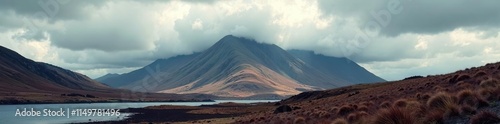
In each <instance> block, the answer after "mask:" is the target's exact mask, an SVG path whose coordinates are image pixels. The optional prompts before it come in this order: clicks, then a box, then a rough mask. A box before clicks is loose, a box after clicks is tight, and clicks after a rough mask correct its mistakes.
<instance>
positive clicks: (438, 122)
mask: <svg viewBox="0 0 500 124" xmlns="http://www.w3.org/2000/svg"><path fill="white" fill-rule="evenodd" d="M443 122H444V111H439V110H434V111H429V112H427V113H426V115H425V118H424V123H426V124H442V123H443Z"/></svg>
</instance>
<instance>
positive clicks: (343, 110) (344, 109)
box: [337, 105, 354, 116]
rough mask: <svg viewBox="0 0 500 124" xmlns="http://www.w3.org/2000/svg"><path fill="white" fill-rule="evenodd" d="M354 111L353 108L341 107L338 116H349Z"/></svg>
mask: <svg viewBox="0 0 500 124" xmlns="http://www.w3.org/2000/svg"><path fill="white" fill-rule="evenodd" d="M353 111H354V108H353V107H351V106H349V105H344V106H342V107H340V109H339V111H338V112H337V115H341V116H344V115H347V114H349V113H351V112H353Z"/></svg>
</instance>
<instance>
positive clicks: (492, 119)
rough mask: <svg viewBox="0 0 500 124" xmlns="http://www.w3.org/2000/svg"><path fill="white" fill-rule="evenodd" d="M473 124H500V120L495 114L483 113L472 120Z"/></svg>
mask: <svg viewBox="0 0 500 124" xmlns="http://www.w3.org/2000/svg"><path fill="white" fill-rule="evenodd" d="M470 122H471V124H496V123H500V118H499V117H498V115H497V114H496V113H494V112H490V111H481V112H479V113H477V114H476V115H474V116H472V117H471V119H470Z"/></svg>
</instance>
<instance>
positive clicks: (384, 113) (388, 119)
mask: <svg viewBox="0 0 500 124" xmlns="http://www.w3.org/2000/svg"><path fill="white" fill-rule="evenodd" d="M410 113H411V112H409V111H407V110H405V109H402V108H398V107H391V108H389V109H381V110H380V111H379V112H377V115H376V117H375V121H374V124H414V123H416V122H417V118H415V116H412V115H411V114H410Z"/></svg>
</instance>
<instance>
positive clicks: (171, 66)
mask: <svg viewBox="0 0 500 124" xmlns="http://www.w3.org/2000/svg"><path fill="white" fill-rule="evenodd" d="M198 54H199V53H194V54H190V55H179V56H175V57H172V58H168V59H158V60H156V61H154V62H153V63H151V64H149V65H147V66H145V67H143V68H141V69H138V70H135V71H132V72H129V73H125V74H121V75H113V76H111V75H105V76H102V77H99V78H97V81H99V82H103V83H104V84H106V85H108V86H111V87H123V86H125V85H127V84H130V83H131V82H138V81H140V80H143V79H145V78H147V77H150V76H152V75H154V74H156V73H158V72H160V71H161V72H164V73H166V74H169V72H173V71H175V70H177V69H179V68H180V67H182V66H183V65H184V64H186V63H187V62H189V61H191V60H192V59H193V58H194V57H196V56H197V55H198Z"/></svg>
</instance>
